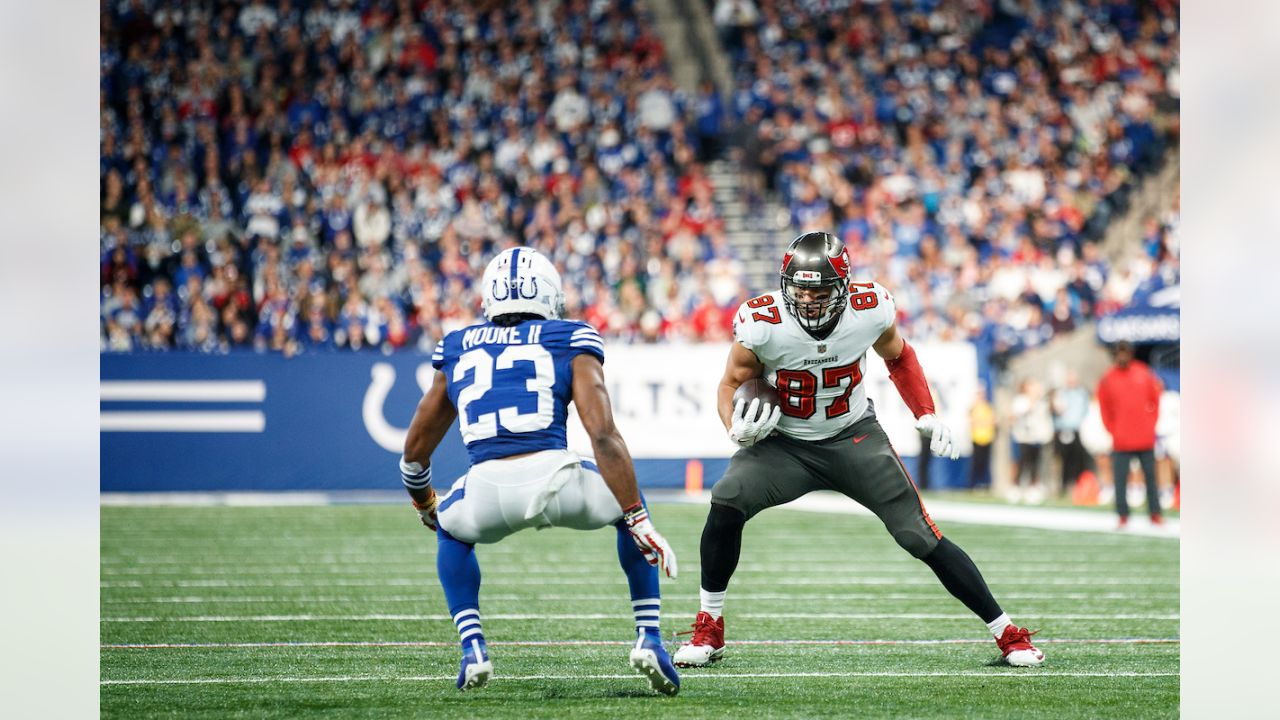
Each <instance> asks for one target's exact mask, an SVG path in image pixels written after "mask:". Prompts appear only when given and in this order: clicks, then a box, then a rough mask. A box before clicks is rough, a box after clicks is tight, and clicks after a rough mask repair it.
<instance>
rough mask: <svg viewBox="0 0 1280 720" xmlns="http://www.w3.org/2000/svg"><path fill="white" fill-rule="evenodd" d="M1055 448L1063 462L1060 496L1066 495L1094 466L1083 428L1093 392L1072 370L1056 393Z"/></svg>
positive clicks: (1054, 412)
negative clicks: (1084, 442)
mask: <svg viewBox="0 0 1280 720" xmlns="http://www.w3.org/2000/svg"><path fill="white" fill-rule="evenodd" d="M1051 404H1052V408H1053V430H1054V439H1053V446H1054V450H1055V451H1056V452H1057V454H1058V459H1059V460H1060V461H1061V463H1062V484H1061V486H1060V487H1059V489H1058V492H1059V494H1060V495H1066V494H1067V493H1068V492H1069V491H1070V490H1071V489H1072V487H1074V486H1075V483H1076V481H1077V480H1079V479H1080V474H1081V473H1083V472H1084V471H1085V470H1088V469H1091V468H1090V467H1089V465H1090V464H1091V462H1090V458H1089V454H1088V453H1087V452H1085V449H1084V444H1083V442H1082V441H1081V439H1080V428H1081V426H1083V425H1084V419H1085V415H1087V414H1088V412H1089V391H1088V390H1086V389H1084V388H1083V387H1081V386H1080V376H1079V375H1078V374H1077V373H1076V371H1075V370H1074V369H1068V370H1067V374H1066V379H1065V382H1064V384H1063V386H1062V387H1060V388H1057V389H1056V390H1054V392H1053V400H1052V403H1051Z"/></svg>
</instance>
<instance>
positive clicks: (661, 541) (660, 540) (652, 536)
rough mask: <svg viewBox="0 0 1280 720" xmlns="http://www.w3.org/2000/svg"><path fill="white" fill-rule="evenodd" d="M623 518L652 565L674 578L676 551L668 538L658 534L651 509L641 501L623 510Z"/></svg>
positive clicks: (632, 537) (632, 536) (637, 544)
mask: <svg viewBox="0 0 1280 720" xmlns="http://www.w3.org/2000/svg"><path fill="white" fill-rule="evenodd" d="M622 520H623V521H624V522H626V524H627V530H628V531H629V532H630V533H631V539H632V540H634V541H635V543H636V547H638V548H640V552H641V553H644V559H645V560H648V561H649V564H650V565H654V566H656V567H658V568H661V569H662V571H663V572H665V573H666V574H667V577H669V578H674V577H675V576H676V573H677V572H678V568H677V566H676V553H675V551H674V550H672V549H671V545H670V543H668V542H667V539H666V538H664V537H662V536H661V535H659V534H658V531H657V530H656V529H654V527H653V522H652V521H651V520H649V511H648V510H647V509H645V506H644V505H643V504H641V503H636V504H635V505H632V506H631V507H629V508H627V509H626V510H624V511H623V512H622Z"/></svg>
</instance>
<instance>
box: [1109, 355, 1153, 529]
mask: <svg viewBox="0 0 1280 720" xmlns="http://www.w3.org/2000/svg"><path fill="white" fill-rule="evenodd" d="M1114 354H1115V364H1114V365H1113V366H1112V367H1111V369H1109V370H1107V372H1106V374H1105V375H1103V376H1102V380H1100V381H1099V382H1098V407H1099V410H1100V411H1101V413H1102V422H1103V424H1104V425H1105V426H1106V428H1107V432H1109V433H1111V442H1112V448H1113V449H1112V452H1111V466H1112V473H1113V475H1114V478H1115V480H1114V485H1115V495H1116V513H1117V514H1118V515H1119V516H1120V526H1121V527H1124V526H1125V525H1126V524H1127V523H1128V522H1129V502H1128V497H1127V496H1128V492H1127V486H1128V479H1129V471H1130V467H1131V466H1132V464H1133V461H1135V460H1137V461H1138V464H1139V466H1140V467H1141V471H1142V478H1143V481H1144V482H1145V483H1146V486H1147V511H1148V512H1149V513H1150V516H1151V522H1152V523H1155V524H1159V523H1160V522H1162V514H1161V512H1160V492H1159V489H1158V488H1157V485H1156V468H1155V444H1156V422H1157V420H1158V419H1159V413H1160V394H1161V393H1162V392H1163V391H1164V386H1163V385H1162V384H1161V382H1160V378H1158V377H1156V375H1155V373H1153V372H1152V371H1151V368H1149V367H1147V365H1146V364H1145V363H1143V362H1141V361H1139V360H1137V359H1135V358H1134V351H1133V346H1132V345H1131V344H1129V343H1127V342H1119V343H1116V345H1115V348H1114Z"/></svg>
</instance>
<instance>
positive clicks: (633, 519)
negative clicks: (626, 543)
mask: <svg viewBox="0 0 1280 720" xmlns="http://www.w3.org/2000/svg"><path fill="white" fill-rule="evenodd" d="M622 519H623V520H625V521H626V522H627V527H634V526H636V525H638V524H640V523H642V522H644V521H645V520H648V519H649V510H648V509H647V508H646V507H645V506H644V503H643V502H638V503H635V504H634V505H630V506H628V507H626V508H625V509H623V511H622Z"/></svg>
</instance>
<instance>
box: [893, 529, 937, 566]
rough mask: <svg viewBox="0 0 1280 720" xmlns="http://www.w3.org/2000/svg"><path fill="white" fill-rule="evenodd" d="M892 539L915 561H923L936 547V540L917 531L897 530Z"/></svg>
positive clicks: (930, 535)
mask: <svg viewBox="0 0 1280 720" xmlns="http://www.w3.org/2000/svg"><path fill="white" fill-rule="evenodd" d="M893 539H894V540H895V541H896V542H897V543H898V545H901V546H902V549H903V550H906V551H907V552H909V553H911V556H912V557H914V558H916V559H917V560H923V559H924V557H925V556H926V555H928V554H929V553H931V552H933V549H934V548H935V547H937V546H938V538H936V537H934V536H933V535H932V534H930V533H924V532H920V531H918V530H898V531H897V532H895V533H893Z"/></svg>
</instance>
